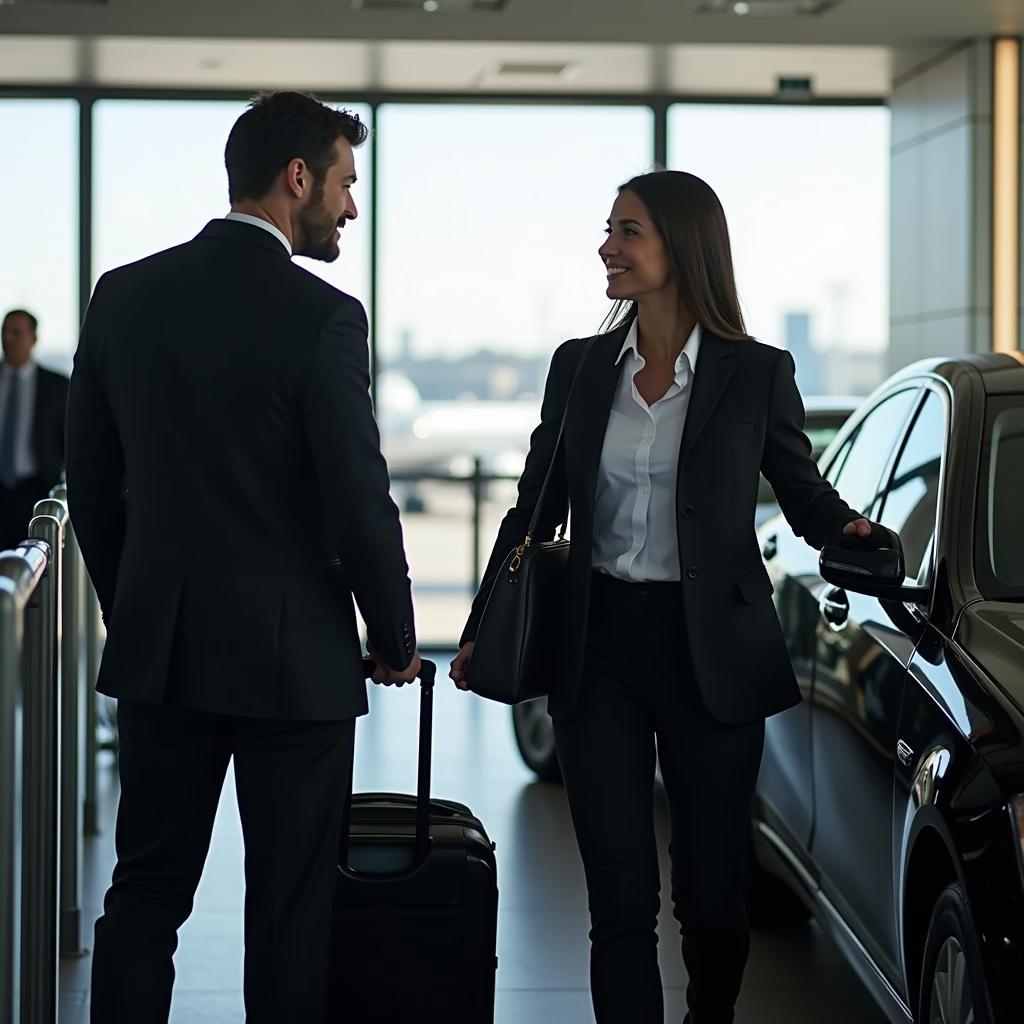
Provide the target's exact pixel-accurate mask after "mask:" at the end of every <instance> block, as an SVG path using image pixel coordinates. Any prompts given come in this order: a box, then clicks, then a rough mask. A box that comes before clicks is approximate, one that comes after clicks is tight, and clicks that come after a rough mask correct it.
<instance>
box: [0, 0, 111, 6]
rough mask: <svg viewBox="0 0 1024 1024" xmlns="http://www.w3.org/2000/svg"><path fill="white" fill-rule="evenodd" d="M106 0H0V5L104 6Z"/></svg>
mask: <svg viewBox="0 0 1024 1024" xmlns="http://www.w3.org/2000/svg"><path fill="white" fill-rule="evenodd" d="M107 2H108V0H0V7H66V6H72V7H106V6H107Z"/></svg>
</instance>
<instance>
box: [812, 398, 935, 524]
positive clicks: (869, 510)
mask: <svg viewBox="0 0 1024 1024" xmlns="http://www.w3.org/2000/svg"><path fill="white" fill-rule="evenodd" d="M920 395H921V392H920V391H919V390H918V389H916V388H908V389H907V390H905V391H897V392H896V394H894V395H890V396H889V397H888V398H886V399H884V400H883V401H882V402H880V403H879V404H878V405H876V406H875V408H874V409H872V410H871V412H869V413H868V415H867V417H866V418H865V419H864V420H863V421H862V422H861V424H860V426H858V427H857V432H856V433H855V434H854V435H853V437H852V439H851V441H850V442H849V443H848V444H847V445H844V447H843V448H842V449H841V450H840V452H839V456H838V457H837V459H836V462H839V461H840V460H842V461H841V466H840V468H839V469H838V472H837V473H836V474H835V476H834V478H833V479H832V483H833V484H834V486H835V489H836V490H837V491H838V492H839V494H840V496H841V497H842V499H843V500H844V501H845V502H846V503H847V504H848V505H849V506H850V508H853V509H856V510H857V511H858V512H862V513H864V515H868V516H870V515H872V514H873V511H874V509H875V506H876V504H877V500H878V497H879V489H880V487H881V483H882V473H883V471H884V470H885V468H886V466H887V464H888V462H889V456H890V455H891V453H892V450H893V446H894V445H895V444H896V442H897V441H898V440H899V439H900V438H901V437H902V436H903V427H904V424H905V423H906V422H907V417H908V416H909V415H910V412H911V410H912V409H913V408H914V405H915V403H916V402H917V400H918V398H920ZM830 475H831V474H830Z"/></svg>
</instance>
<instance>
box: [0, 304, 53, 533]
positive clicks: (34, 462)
mask: <svg viewBox="0 0 1024 1024" xmlns="http://www.w3.org/2000/svg"><path fill="white" fill-rule="evenodd" d="M38 326H39V322H38V321H37V320H36V318H35V317H34V316H33V315H32V314H31V313H29V312H27V311H26V310H24V309H12V310H11V311H10V312H9V313H8V314H7V315H6V316H5V317H4V320H3V331H2V333H3V348H4V358H3V361H2V362H0V548H9V547H13V546H14V545H15V544H17V543H18V542H19V541H21V540H24V539H25V537H27V536H28V524H29V520H30V519H31V518H32V506H33V505H35V503H36V502H37V501H38V500H39V499H40V498H45V497H46V495H47V492H48V491H49V490H50V488H51V487H53V485H54V484H56V483H57V482H58V481H59V480H60V475H61V471H62V470H63V468H64V409H65V406H66V405H67V397H68V380H67V378H66V377H64V376H62V375H61V374H59V373H54V372H53V371H52V370H44V369H43V368H42V367H41V366H39V365H38V364H37V363H36V361H35V360H34V359H33V358H32V349H33V348H34V347H35V344H36V337H37V330H38Z"/></svg>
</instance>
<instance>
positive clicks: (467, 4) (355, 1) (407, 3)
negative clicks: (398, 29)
mask: <svg viewBox="0 0 1024 1024" xmlns="http://www.w3.org/2000/svg"><path fill="white" fill-rule="evenodd" d="M507 2H508V0H352V10H353V11H391V12H394V11H399V12H401V11H410V12H413V13H422V12H424V11H425V12H426V13H427V14H436V13H438V12H439V11H440V12H442V13H446V14H477V13H494V14H496V13H498V12H499V11H500V10H501V9H502V8H503V7H504V6H505V5H506V3H507Z"/></svg>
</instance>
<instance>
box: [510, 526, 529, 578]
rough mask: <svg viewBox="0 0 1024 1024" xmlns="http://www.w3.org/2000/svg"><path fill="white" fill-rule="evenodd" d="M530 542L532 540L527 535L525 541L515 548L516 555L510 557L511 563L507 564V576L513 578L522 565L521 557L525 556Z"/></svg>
mask: <svg viewBox="0 0 1024 1024" xmlns="http://www.w3.org/2000/svg"><path fill="white" fill-rule="evenodd" d="M532 540H533V538H532V537H531V536H530V535H529V534H527V535H526V540H524V541H523V543H522V544H520V545H519V547H517V548H516V553H515V555H514V556H513V557H512V561H511V562H509V563H508V571H509V575H511V576H515V574H516V573H517V572H519V567H520V566H521V565H522V564H523V555H524V554H526V549H527V548H528V547H529V546H530V543H531V542H532Z"/></svg>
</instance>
